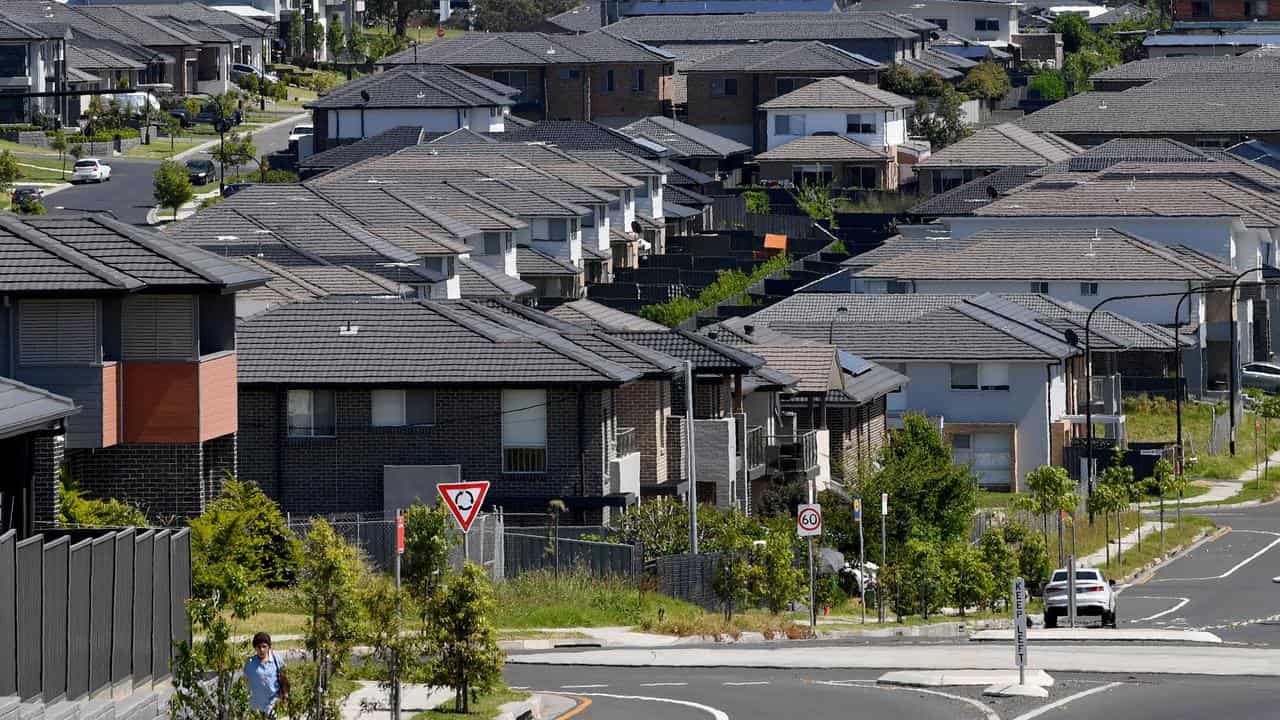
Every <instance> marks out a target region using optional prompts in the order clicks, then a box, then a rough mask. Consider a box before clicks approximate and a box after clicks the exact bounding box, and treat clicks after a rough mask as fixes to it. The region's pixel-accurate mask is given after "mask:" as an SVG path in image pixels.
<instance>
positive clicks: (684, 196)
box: [662, 185, 715, 210]
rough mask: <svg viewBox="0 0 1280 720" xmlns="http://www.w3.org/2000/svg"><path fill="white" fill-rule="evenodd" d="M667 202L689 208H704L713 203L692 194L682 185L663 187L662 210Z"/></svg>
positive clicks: (696, 194)
mask: <svg viewBox="0 0 1280 720" xmlns="http://www.w3.org/2000/svg"><path fill="white" fill-rule="evenodd" d="M668 201H670V202H673V203H680V204H681V205H688V206H691V207H700V206H706V205H710V204H712V203H714V202H715V200H714V199H713V198H710V197H707V196H706V195H703V194H701V193H697V192H694V191H692V190H690V189H689V188H687V187H685V186H683V185H664V186H663V188H662V203H663V209H664V210H665V209H666V204H667V202H668Z"/></svg>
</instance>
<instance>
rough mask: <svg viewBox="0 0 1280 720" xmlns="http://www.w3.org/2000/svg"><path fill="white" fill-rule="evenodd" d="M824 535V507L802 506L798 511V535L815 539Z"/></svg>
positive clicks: (814, 505) (815, 505)
mask: <svg viewBox="0 0 1280 720" xmlns="http://www.w3.org/2000/svg"><path fill="white" fill-rule="evenodd" d="M821 534H822V506H821V505H818V504H816V503H815V504H813V505H801V506H800V507H799V508H797V509H796V535H798V536H800V537H813V536H814V535H821Z"/></svg>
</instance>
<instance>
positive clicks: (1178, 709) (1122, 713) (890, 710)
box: [506, 665, 1280, 720]
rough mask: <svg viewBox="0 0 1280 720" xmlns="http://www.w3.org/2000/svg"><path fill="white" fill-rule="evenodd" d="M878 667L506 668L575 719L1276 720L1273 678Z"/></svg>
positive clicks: (1279, 693) (1278, 697)
mask: <svg viewBox="0 0 1280 720" xmlns="http://www.w3.org/2000/svg"><path fill="white" fill-rule="evenodd" d="M881 672H882V671H880V670H858V671H823V670H775V669H764V668H762V669H758V670H742V669H733V670H718V669H714V668H710V669H702V668H682V669H665V668H601V667H549V666H531V665H511V666H508V668H507V671H506V679H507V682H508V683H509V684H511V685H513V686H516V687H521V688H528V689H530V690H536V691H543V692H555V693H559V694H564V695H568V696H571V697H575V698H578V699H579V702H580V703H581V704H582V707H580V709H579V710H578V712H577V714H575V715H573V718H574V720H606V719H607V720H650V719H652V718H663V719H664V720H695V719H696V720H707V719H708V718H711V719H713V720H728V719H730V718H731V719H732V720H755V719H756V718H760V719H762V720H763V719H768V720H787V719H789V718H796V720H801V719H803V720H825V719H827V718H830V719H831V720H836V719H839V720H847V719H850V718H869V719H870V718H875V719H884V718H922V719H930V718H949V719H952V720H969V719H977V720H1031V718H1036V717H1049V718H1054V719H1055V720H1075V719H1077V718H1079V719H1081V720H1083V719H1085V718H1089V719H1096V718H1102V717H1117V718H1125V719H1126V720H1146V719H1147V718H1150V719H1151V720H1157V719H1159V720H1184V719H1185V720H1199V719H1201V718H1208V717H1215V716H1218V717H1231V718H1233V719H1235V720H1246V719H1253V718H1258V719H1261V718H1275V717H1276V716H1277V710H1276V707H1277V701H1280V688H1277V686H1276V683H1275V680H1274V679H1272V678H1223V677H1213V678H1209V677H1202V676H1179V677H1176V678H1174V677H1169V676H1134V675H1122V676H1115V675H1087V674H1067V673H1062V674H1055V676H1054V679H1055V684H1054V685H1053V687H1051V688H1050V695H1049V697H1048V698H1047V699H1044V700H1039V699H1036V700H1031V699H1022V698H1017V699H999V698H989V697H984V696H983V695H982V688H976V687H971V688H963V687H962V688H955V687H949V688H937V689H927V690H926V689H913V688H894V687H886V686H878V685H875V683H874V681H875V678H877V677H878V676H879V675H880V674H881Z"/></svg>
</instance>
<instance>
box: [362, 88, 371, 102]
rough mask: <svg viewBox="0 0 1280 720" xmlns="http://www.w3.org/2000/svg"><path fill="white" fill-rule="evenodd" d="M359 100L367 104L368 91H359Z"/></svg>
mask: <svg viewBox="0 0 1280 720" xmlns="http://www.w3.org/2000/svg"><path fill="white" fill-rule="evenodd" d="M360 99H361V100H363V101H365V102H369V91H368V90H361V91H360Z"/></svg>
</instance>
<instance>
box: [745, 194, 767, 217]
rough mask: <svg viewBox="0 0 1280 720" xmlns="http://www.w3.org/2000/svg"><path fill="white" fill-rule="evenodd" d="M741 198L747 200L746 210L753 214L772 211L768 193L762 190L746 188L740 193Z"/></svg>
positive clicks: (764, 213) (765, 213) (763, 213)
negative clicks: (746, 189)
mask: <svg viewBox="0 0 1280 720" xmlns="http://www.w3.org/2000/svg"><path fill="white" fill-rule="evenodd" d="M742 198H743V199H744V200H746V202H747V212H749V213H751V214H753V215H768V214H769V213H770V212H771V211H772V208H770V207H769V193H767V192H764V191H763V190H748V191H746V192H744V193H742Z"/></svg>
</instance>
